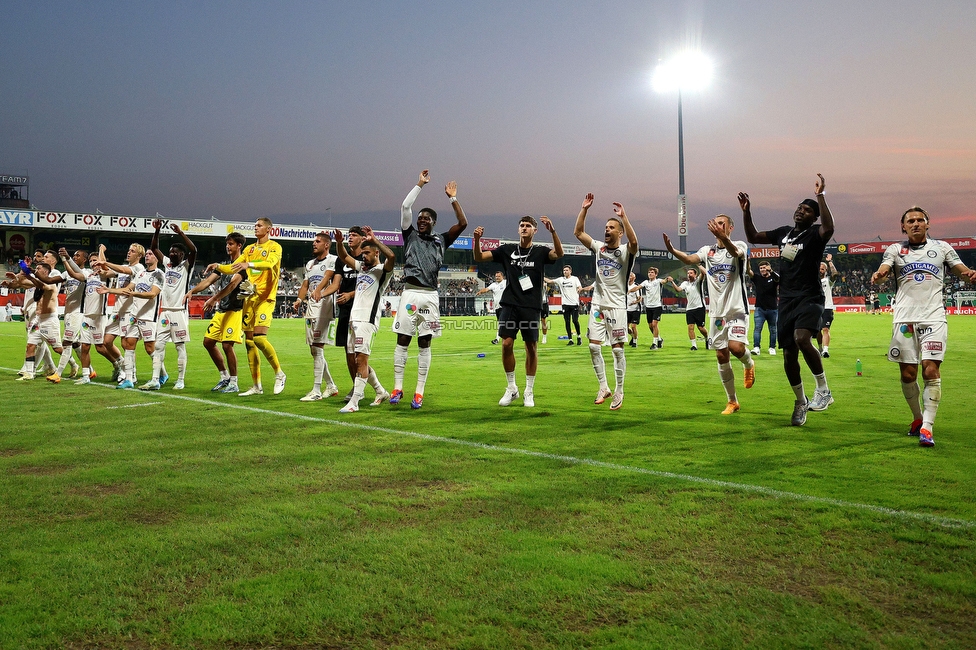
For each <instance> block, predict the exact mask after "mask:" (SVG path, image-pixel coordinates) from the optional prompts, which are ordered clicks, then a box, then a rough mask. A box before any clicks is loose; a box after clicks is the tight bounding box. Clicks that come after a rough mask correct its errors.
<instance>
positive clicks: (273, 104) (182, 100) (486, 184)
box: [0, 0, 976, 248]
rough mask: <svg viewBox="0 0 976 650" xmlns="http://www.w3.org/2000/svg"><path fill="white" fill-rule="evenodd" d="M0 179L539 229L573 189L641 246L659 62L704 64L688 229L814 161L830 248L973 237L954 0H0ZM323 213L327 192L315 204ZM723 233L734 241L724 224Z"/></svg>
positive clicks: (967, 5)
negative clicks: (458, 217)
mask: <svg viewBox="0 0 976 650" xmlns="http://www.w3.org/2000/svg"><path fill="white" fill-rule="evenodd" d="M5 7H6V9H5V11H4V14H3V15H4V17H5V22H6V27H5V30H4V39H3V42H2V45H0V52H2V67H0V69H2V70H3V77H4V78H3V82H2V89H3V95H4V101H3V102H2V107H0V118H2V119H0V123H2V124H3V126H4V129H5V131H6V132H5V134H4V136H3V143H2V144H0V172H2V173H14V174H17V173H29V175H30V179H31V187H30V198H31V201H32V203H34V204H35V205H37V207H38V208H40V209H43V210H56V211H83V212H87V211H94V210H96V209H98V210H100V211H101V212H104V213H109V214H133V215H152V214H154V213H156V212H160V213H162V214H163V215H165V216H167V217H171V218H183V219H186V218H209V217H210V216H211V215H213V216H216V217H217V218H219V219H226V220H242V219H243V220H251V219H254V218H256V217H260V216H269V215H270V216H272V217H273V218H274V219H276V220H279V221H291V222H293V223H303V224H308V223H309V222H314V223H316V224H318V225H325V224H326V223H327V222H328V219H329V218H330V217H329V216H326V215H327V214H329V215H331V219H332V220H333V223H334V224H335V225H340V226H348V225H352V224H353V223H368V224H370V225H373V226H375V227H377V228H381V229H394V228H395V227H396V226H397V224H398V214H399V205H400V202H401V201H402V199H403V196H404V195H405V194H406V192H407V191H408V190H409V188H410V186H411V185H412V184H413V183H415V182H416V179H417V174H418V172H419V171H420V170H421V169H423V168H429V169H430V170H431V174H432V177H433V182H432V183H431V185H430V186H428V187H427V188H426V189H425V190H424V193H423V194H422V195H421V199H420V201H419V203H418V207H420V205H430V206H431V207H433V208H435V209H436V210H438V211H442V210H443V211H444V214H445V215H450V210H449V208H448V202H447V198H446V197H445V196H444V194H443V192H442V188H443V186H444V184H445V183H446V182H447V181H448V180H452V179H454V180H457V182H458V186H459V198H460V199H461V203H462V205H463V206H464V208H465V211H466V213H467V214H468V218H469V222H470V223H471V228H469V232H470V230H471V229H473V227H474V226H475V225H485V226H486V228H487V231H488V232H487V236H494V237H515V236H516V225H515V222H516V219H515V217H518V216H521V215H523V214H532V215H541V214H547V215H550V216H552V217H553V218H554V221H555V224H556V227H557V229H558V230H559V231H560V234H561V235H562V236H563V238H564V239H569V238H571V237H572V223H573V218H574V217H575V214H576V212H577V211H578V209H579V204H580V201H581V200H582V198H583V196H584V194H586V193H587V192H593V193H594V194H595V195H596V199H597V203H596V205H595V207H594V210H593V211H591V215H592V216H591V219H592V222H591V224H590V225H589V228H588V229H589V230H590V231H591V232H599V231H600V230H602V225H603V218H604V217H605V216H607V215H609V214H610V213H611V212H610V211H611V205H610V203H611V201H620V202H621V203H623V204H624V205H625V206H626V207H627V210H628V213H629V214H630V216H631V217H632V219H633V221H634V222H635V225H636V229H637V233H638V236H639V237H640V240H641V245H642V246H644V247H661V246H662V242H661V233H662V232H668V233H669V234H671V235H672V236H676V235H677V200H676V195H677V186H678V171H677V166H678V162H677V160H678V156H677V96H676V95H675V94H658V93H655V92H654V91H653V90H652V88H651V85H650V78H651V74H652V72H653V69H654V67H655V65H657V63H658V62H659V61H660V60H663V59H666V58H667V57H668V56H670V55H671V54H673V53H674V52H676V51H678V50H679V49H681V48H683V47H698V48H700V49H701V50H703V51H704V52H705V53H706V54H708V55H709V56H710V57H711V58H712V60H713V61H714V63H715V78H714V80H713V82H712V84H711V85H710V86H709V87H708V88H707V89H705V90H703V91H701V92H697V93H693V94H685V96H684V126H685V164H686V177H687V194H688V202H689V215H690V219H691V231H690V234H689V241H688V245H689V247H690V248H693V247H697V246H698V245H700V244H704V243H707V242H708V241H709V240H710V238H709V236H708V233H707V231H706V230H705V227H704V223H705V222H706V221H707V220H708V218H710V217H712V216H714V215H715V214H717V213H719V212H727V213H729V214H731V215H733V216H738V215H739V214H740V213H739V209H738V204H737V202H736V200H735V196H736V193H737V192H739V191H746V192H748V193H749V194H750V195H751V197H752V201H753V212H754V214H755V216H756V221H757V225H758V226H759V227H760V229H763V228H773V227H776V226H779V225H783V224H785V223H787V222H788V221H789V220H790V217H791V215H792V212H793V209H794V208H795V206H796V204H797V203H798V202H799V201H800V200H802V199H803V198H806V197H808V196H812V194H813V191H814V182H815V180H816V173H817V172H822V173H823V174H824V176H825V177H826V179H827V200H828V203H829V204H830V207H831V209H832V211H833V213H834V215H835V219H836V222H837V232H836V235H835V237H836V239H837V241H839V242H853V241H861V240H870V239H875V238H876V236H881V237H882V238H884V239H894V238H896V237H898V235H899V230H898V219H899V217H900V215H901V213H902V212H903V211H904V210H905V209H906V208H907V207H909V206H911V205H912V204H916V203H917V204H919V205H922V206H923V207H925V208H926V209H927V210H928V211H929V213H930V215H931V216H932V219H933V235H934V236H937V237H939V236H969V235H974V234H976V36H974V35H976V3H974V2H972V1H971V0H967V1H959V2H934V3H920V2H915V1H913V2H907V1H901V0H895V1H888V2H850V1H849V0H848V1H846V2H839V1H836V0H826V1H823V2H818V3H792V2H790V3H784V2H757V1H749V0H739V1H737V2H701V1H699V2H649V1H647V0H644V1H642V2H602V3H592V4H582V3H580V4H577V3H565V2H492V3H479V2H466V3H450V2H424V3H410V2H373V3H327V2H308V3H287V2H283V3H263V2H253V3H247V2H226V3H215V2H185V3H174V2H160V3H129V2H118V3H108V2H97V1H93V2H89V3H57V2H41V3H21V4H14V3H5ZM327 208H330V210H328V211H327V210H326V209H327ZM736 234H739V235H740V236H743V237H744V235H743V232H742V230H741V228H739V229H737V231H736Z"/></svg>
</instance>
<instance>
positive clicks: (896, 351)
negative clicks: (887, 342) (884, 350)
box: [888, 348, 901, 359]
mask: <svg viewBox="0 0 976 650" xmlns="http://www.w3.org/2000/svg"><path fill="white" fill-rule="evenodd" d="M888 356H889V357H891V358H892V359H897V358H898V357H900V356H901V349H899V348H891V349H890V350H888Z"/></svg>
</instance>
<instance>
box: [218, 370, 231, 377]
mask: <svg viewBox="0 0 976 650" xmlns="http://www.w3.org/2000/svg"><path fill="white" fill-rule="evenodd" d="M220 378H221V379H230V373H229V372H227V370H226V369H225V370H221V371H220Z"/></svg>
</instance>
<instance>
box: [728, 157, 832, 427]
mask: <svg viewBox="0 0 976 650" xmlns="http://www.w3.org/2000/svg"><path fill="white" fill-rule="evenodd" d="M826 187H827V182H826V181H825V180H824V177H823V175H822V174H817V184H816V191H817V198H816V199H804V200H803V201H801V202H800V204H799V205H798V206H797V208H796V210H795V211H794V212H793V225H792V226H782V227H781V228H777V229H775V230H764V231H758V230H756V226H755V225H754V224H753V222H752V210H751V209H750V202H749V195H748V194H746V193H745V192H740V193H739V207H741V208H742V218H743V220H744V221H745V230H746V239H748V240H749V243H750V244H772V245H774V246H779V250H780V253H779V257H780V267H779V272H780V284H779V322H778V323H777V328H776V334H777V338H778V339H779V345H780V347H781V348H783V368H784V369H785V371H786V379H787V380H788V381H789V382H790V388H792V389H793V394H794V396H795V398H796V401H795V402H794V403H793V415H792V417H791V418H790V423H791V424H792V425H793V426H803V424H804V423H806V421H807V411H808V410H809V411H825V410H826V409H827V407H828V406H830V405H831V404H832V403H833V401H834V397H833V395H831V394H830V388H829V387H828V386H827V376H826V375H825V374H824V369H823V360H822V359H821V357H820V352H819V351H818V350H817V347H816V346H815V345H814V344H813V340H812V339H813V337H814V336H815V335H816V333H817V331H818V330H819V329H820V317H821V316H822V315H823V309H824V295H823V288H822V287H821V284H820V260H821V259H823V253H824V249H825V248H826V247H827V242H829V241H830V238H831V237H833V235H834V217H833V215H832V214H831V213H830V209H829V208H828V207H827V200H826V199H825V198H824V190H825V189H826ZM817 219H820V225H819V226H818V225H817ZM801 352H802V353H803V359H804V361H806V364H807V367H809V368H810V372H812V373H813V376H814V379H816V382H817V389H816V390H815V391H814V394H813V399H812V400H807V397H806V394H805V393H804V392H803V377H802V376H801V374H800V353H801Z"/></svg>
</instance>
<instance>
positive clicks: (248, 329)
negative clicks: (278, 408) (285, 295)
mask: <svg viewBox="0 0 976 650" xmlns="http://www.w3.org/2000/svg"><path fill="white" fill-rule="evenodd" d="M273 225H274V224H273V223H271V219H268V218H267V217H261V218H260V219H258V220H257V221H256V222H255V223H254V236H255V237H257V239H258V240H257V241H256V242H255V243H253V244H250V245H248V246H245V247H244V252H243V253H241V256H240V257H238V258H237V259H236V260H234V263H233V264H218V265H215V266H214V268H215V269H216V270H217V271H219V272H220V273H223V274H225V275H230V274H232V273H238V272H240V271H243V270H245V269H247V279H248V280H249V281H250V283H251V285H253V293H252V294H251V295H250V296H248V298H247V299H246V300H245V301H244V310H243V321H244V323H243V324H244V336H245V341H244V345H245V346H246V348H247V365H248V366H249V367H250V368H251V379H253V380H254V385H253V386H252V387H251V388H249V389H248V390H246V391H244V392H243V393H239V395H241V396H242V397H247V396H249V395H261V394H262V393H264V390H263V389H262V387H261V358H260V357H259V356H258V350H260V351H261V352H262V353H263V354H264V356H265V358H267V360H268V363H270V364H271V367H272V369H274V371H275V385H274V394H275V395H277V394H278V393H280V392H281V391H283V390H284V389H285V373H284V372H282V370H281V364H280V363H278V354H277V353H276V352H275V349H274V347H273V346H272V345H271V342H270V341H268V328H269V327H270V326H271V319H272V316H273V315H274V310H275V299H276V298H277V297H278V279H279V278H280V277H281V245H280V244H278V243H277V242H274V241H271V236H270V232H271V227H272V226H273ZM208 270H209V269H208ZM242 284H243V283H242ZM247 290H248V289H247V288H245V289H244V290H242V293H243V291H247Z"/></svg>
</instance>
